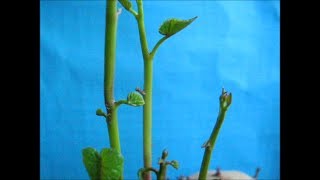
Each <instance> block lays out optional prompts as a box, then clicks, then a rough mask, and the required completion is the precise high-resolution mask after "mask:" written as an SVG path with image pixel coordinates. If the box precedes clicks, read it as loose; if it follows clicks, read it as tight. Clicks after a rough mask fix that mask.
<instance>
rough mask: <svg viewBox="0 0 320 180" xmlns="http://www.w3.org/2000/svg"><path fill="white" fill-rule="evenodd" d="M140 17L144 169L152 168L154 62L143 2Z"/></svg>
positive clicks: (140, 0) (147, 176)
mask: <svg viewBox="0 0 320 180" xmlns="http://www.w3.org/2000/svg"><path fill="white" fill-rule="evenodd" d="M137 6H138V16H136V19H137V22H138V28H139V37H140V44H141V51H142V56H143V60H144V92H145V96H144V101H145V104H144V106H143V162H144V168H150V167H152V77H153V62H152V58H150V56H149V50H148V42H147V37H146V31H145V26H144V13H143V2H142V0H137ZM144 179H146V180H150V179H151V174H150V172H146V173H144Z"/></svg>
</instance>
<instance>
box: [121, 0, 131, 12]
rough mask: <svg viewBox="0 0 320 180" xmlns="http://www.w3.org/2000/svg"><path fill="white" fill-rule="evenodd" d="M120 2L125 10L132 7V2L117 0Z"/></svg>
mask: <svg viewBox="0 0 320 180" xmlns="http://www.w3.org/2000/svg"><path fill="white" fill-rule="evenodd" d="M119 2H120V4H121V5H122V6H123V7H124V8H125V9H126V10H128V11H129V10H130V9H131V7H132V4H131V2H130V1H129V0H119Z"/></svg>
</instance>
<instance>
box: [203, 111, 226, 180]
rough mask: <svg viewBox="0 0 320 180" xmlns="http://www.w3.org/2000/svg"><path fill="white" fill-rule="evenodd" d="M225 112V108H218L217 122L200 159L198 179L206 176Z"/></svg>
mask: <svg viewBox="0 0 320 180" xmlns="http://www.w3.org/2000/svg"><path fill="white" fill-rule="evenodd" d="M225 114H226V110H223V109H220V111H219V115H218V119H217V122H216V124H215V126H214V129H213V131H212V133H211V136H210V139H209V141H208V142H207V143H206V147H205V148H206V150H205V152H204V156H203V159H202V164H201V169H200V174H199V180H205V179H206V177H207V172H208V168H209V164H210V159H211V154H212V151H213V148H214V145H215V142H216V139H217V137H218V134H219V131H220V128H221V126H222V123H223V121H224V117H225Z"/></svg>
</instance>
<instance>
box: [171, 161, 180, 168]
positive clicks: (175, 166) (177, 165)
mask: <svg viewBox="0 0 320 180" xmlns="http://www.w3.org/2000/svg"><path fill="white" fill-rule="evenodd" d="M171 166H172V167H174V168H175V169H178V168H179V162H178V161H175V160H173V161H171Z"/></svg>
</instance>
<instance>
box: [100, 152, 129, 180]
mask: <svg viewBox="0 0 320 180" xmlns="http://www.w3.org/2000/svg"><path fill="white" fill-rule="evenodd" d="M123 161H124V160H123V156H122V155H121V154H120V153H119V152H118V151H117V150H114V149H109V148H104V149H102V151H101V177H100V178H101V179H103V180H109V179H110V180H114V179H119V178H120V177H121V176H122V173H123Z"/></svg>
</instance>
